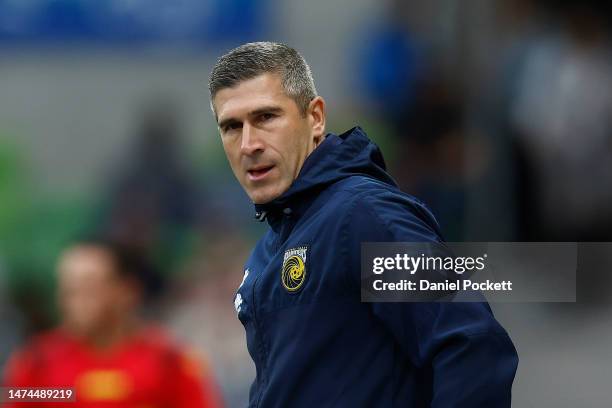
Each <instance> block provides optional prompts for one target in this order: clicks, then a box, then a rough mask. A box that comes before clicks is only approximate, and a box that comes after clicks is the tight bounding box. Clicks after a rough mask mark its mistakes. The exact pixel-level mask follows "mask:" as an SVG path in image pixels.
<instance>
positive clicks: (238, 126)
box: [224, 123, 242, 132]
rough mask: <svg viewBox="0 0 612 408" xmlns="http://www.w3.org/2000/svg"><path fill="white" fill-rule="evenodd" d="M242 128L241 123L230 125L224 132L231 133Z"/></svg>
mask: <svg viewBox="0 0 612 408" xmlns="http://www.w3.org/2000/svg"><path fill="white" fill-rule="evenodd" d="M241 127H242V124H240V123H230V124H229V125H227V126H225V129H224V131H225V132H229V131H231V130H236V129H240V128H241Z"/></svg>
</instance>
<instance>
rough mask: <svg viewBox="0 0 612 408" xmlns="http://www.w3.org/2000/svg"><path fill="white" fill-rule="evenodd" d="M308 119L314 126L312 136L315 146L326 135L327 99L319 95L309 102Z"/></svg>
mask: <svg viewBox="0 0 612 408" xmlns="http://www.w3.org/2000/svg"><path fill="white" fill-rule="evenodd" d="M307 112H308V120H309V121H310V126H311V128H312V136H313V141H314V144H315V147H316V146H318V145H319V143H321V142H322V141H323V138H324V137H325V100H324V99H323V98H322V97H320V96H317V97H316V98H314V99H313V100H312V101H310V104H308V111H307Z"/></svg>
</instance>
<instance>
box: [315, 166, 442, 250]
mask: <svg viewBox="0 0 612 408" xmlns="http://www.w3.org/2000/svg"><path fill="white" fill-rule="evenodd" d="M329 194H330V196H329V197H326V203H327V204H326V207H328V212H329V215H330V216H332V217H341V218H343V219H345V220H346V222H345V224H346V225H347V226H349V227H350V226H351V225H354V224H362V225H363V224H365V225H370V226H376V227H378V228H382V229H385V230H387V231H388V232H389V234H390V235H391V236H394V237H396V238H398V239H407V238H412V237H413V233H414V232H420V234H419V236H422V237H423V238H424V239H425V238H426V239H427V240H429V239H434V238H441V232H440V229H439V225H438V222H437V221H436V219H435V217H434V215H433V213H432V212H431V210H430V209H429V208H428V207H427V206H426V205H425V203H423V202H422V201H421V200H419V199H418V198H416V197H414V196H412V195H410V194H408V193H405V192H403V191H401V190H400V189H399V188H397V187H396V186H394V185H390V184H387V183H385V182H383V181H380V180H376V179H374V178H371V177H368V176H365V175H363V176H362V175H357V176H352V177H347V178H346V179H344V180H342V181H340V182H338V183H336V184H335V185H334V186H332V187H331V188H330V191H329Z"/></svg>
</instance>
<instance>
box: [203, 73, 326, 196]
mask: <svg viewBox="0 0 612 408" xmlns="http://www.w3.org/2000/svg"><path fill="white" fill-rule="evenodd" d="M213 105H214V107H215V112H216V114H217V122H218V124H219V132H220V133H221V140H222V142H223V149H224V150H225V154H226V155H227V159H228V160H229V163H230V166H231V168H232V171H233V172H234V175H235V176H236V178H237V179H238V181H239V182H240V184H241V185H242V187H243V188H244V190H245V191H246V193H247V194H248V196H249V197H250V198H251V200H252V201H253V202H254V203H256V204H263V203H267V202H269V201H272V200H273V199H275V198H276V197H278V196H280V195H281V194H282V193H284V192H285V191H286V190H287V189H288V188H289V186H291V183H293V180H295V179H296V178H297V176H298V173H299V172H300V169H301V168H302V165H303V164H304V161H305V160H306V157H307V156H308V155H309V154H310V153H311V152H312V151H313V150H314V148H315V147H316V146H317V145H318V144H319V143H320V142H321V140H322V139H323V135H324V130H325V129H324V128H325V114H324V106H325V105H324V102H323V99H322V98H320V97H317V98H315V99H313V101H312V102H311V103H310V105H309V107H308V110H307V112H306V115H303V114H302V112H300V110H299V108H298V106H297V104H296V103H295V101H294V100H293V99H292V98H291V97H289V96H287V95H286V94H285V92H284V89H283V86H282V81H281V77H280V75H278V74H273V73H266V74H262V75H259V76H257V77H255V78H252V79H249V80H245V81H242V82H240V83H239V84H238V85H237V86H235V87H233V88H224V89H222V90H220V91H219V92H217V94H216V95H215V98H214V100H213Z"/></svg>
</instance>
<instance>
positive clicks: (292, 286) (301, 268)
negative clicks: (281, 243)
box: [281, 246, 308, 292]
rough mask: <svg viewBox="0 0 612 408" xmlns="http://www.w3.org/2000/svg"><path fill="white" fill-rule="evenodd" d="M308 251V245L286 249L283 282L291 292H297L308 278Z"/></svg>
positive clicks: (282, 274) (282, 272) (282, 271)
mask: <svg viewBox="0 0 612 408" xmlns="http://www.w3.org/2000/svg"><path fill="white" fill-rule="evenodd" d="M306 252H308V247H307V246H301V247H298V248H292V249H288V250H286V251H285V257H284V258H283V268H282V270H281V283H282V284H283V286H284V287H285V289H287V291H289V292H297V291H298V290H300V288H301V287H302V286H303V285H304V281H305V280H306Z"/></svg>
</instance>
